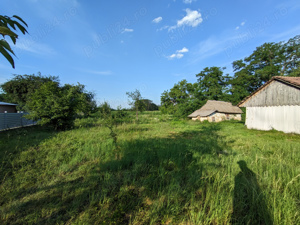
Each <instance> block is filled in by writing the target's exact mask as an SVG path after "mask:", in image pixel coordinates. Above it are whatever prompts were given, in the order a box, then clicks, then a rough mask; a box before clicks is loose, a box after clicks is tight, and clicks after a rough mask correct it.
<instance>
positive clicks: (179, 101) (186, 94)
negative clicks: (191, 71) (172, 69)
mask: <svg viewBox="0 0 300 225" xmlns="http://www.w3.org/2000/svg"><path fill="white" fill-rule="evenodd" d="M201 101H202V98H201V93H199V92H198V84H197V83H195V84H192V83H188V82H187V81H186V80H182V81H179V82H178V83H177V84H175V85H174V86H173V88H171V89H170V91H164V92H163V93H162V95H161V107H160V110H161V112H163V113H168V114H172V115H174V116H175V117H186V116H187V115H188V114H190V113H191V112H193V111H194V110H195V109H196V108H197V107H199V105H200V104H201Z"/></svg>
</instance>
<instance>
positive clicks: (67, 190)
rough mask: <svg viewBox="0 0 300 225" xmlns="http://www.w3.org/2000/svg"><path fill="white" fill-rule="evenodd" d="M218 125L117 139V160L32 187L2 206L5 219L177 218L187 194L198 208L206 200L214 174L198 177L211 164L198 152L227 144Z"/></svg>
mask: <svg viewBox="0 0 300 225" xmlns="http://www.w3.org/2000/svg"><path fill="white" fill-rule="evenodd" d="M219 129H220V127H219V126H218V125H211V126H203V127H201V128H199V130H194V131H186V132H179V133H171V134H170V135H168V136H167V137H165V138H145V139H138V140H132V141H124V142H121V143H119V145H120V149H121V157H120V159H118V160H111V161H107V162H102V163H100V164H93V165H92V166H91V167H90V169H89V172H88V173H87V174H82V175H81V176H79V175H78V176H79V177H77V178H75V179H72V180H70V177H68V180H67V178H65V179H64V180H63V178H61V179H60V180H58V181H57V182H55V183H54V184H53V185H48V186H45V187H42V188H37V189H36V190H35V191H33V192H32V193H31V196H27V197H26V198H24V199H28V200H24V199H23V200H22V201H21V200H20V203H18V204H14V205H13V206H11V207H8V208H5V209H4V211H6V212H7V211H9V212H10V213H13V214H14V217H9V218H8V219H7V220H6V221H5V222H6V223H16V220H19V221H22V222H32V221H34V223H36V224H58V223H72V222H74V221H75V220H79V219H80V220H81V221H80V222H81V223H90V224H128V223H130V221H132V218H135V219H137V220H138V223H139V224H149V223H150V219H153V218H156V219H155V222H156V223H157V224H160V223H164V222H165V221H166V220H167V218H173V219H174V221H180V220H181V219H182V218H183V217H185V216H186V214H187V213H188V205H189V204H190V201H191V199H192V200H193V201H197V202H198V203H199V204H198V205H199V207H201V206H203V205H204V204H205V198H206V188H207V185H210V184H212V183H213V182H214V177H213V176H211V177H209V178H206V176H203V173H205V171H206V170H208V167H209V166H211V165H207V164H206V163H205V162H202V158H201V156H205V155H212V156H215V157H220V154H221V153H219V152H220V151H221V150H224V149H227V150H228V149H229V147H228V146H227V142H226V141H225V140H224V138H223V137H221V136H220V135H219V134H218V131H219ZM228 151H229V150H228ZM111 158H112V159H113V158H114V157H113V155H112V157H111ZM77 169H78V168H77ZM73 171H76V168H74V169H73ZM34 196H35V197H34ZM145 212H147V213H148V214H147V215H144V214H143V213H145ZM77 222H78V221H77Z"/></svg>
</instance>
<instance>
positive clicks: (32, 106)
mask: <svg viewBox="0 0 300 225" xmlns="http://www.w3.org/2000/svg"><path fill="white" fill-rule="evenodd" d="M86 95H87V93H86V92H85V91H84V86H83V85H81V84H78V85H75V86H73V85H69V84H67V85H64V86H63V87H60V86H59V84H58V83H57V82H52V81H49V82H47V83H44V84H42V85H41V87H40V88H38V89H36V90H35V92H34V93H32V94H31V95H30V100H29V101H27V102H26V108H27V109H28V110H29V112H30V114H29V115H28V116H27V118H29V119H32V120H37V121H38V123H39V124H41V125H51V126H53V127H54V129H56V130H57V129H60V130H63V129H68V128H71V127H72V126H73V124H74V120H75V118H76V115H77V113H78V111H83V109H81V106H82V105H84V104H85V103H82V101H83V100H82V99H85V97H83V96H86Z"/></svg>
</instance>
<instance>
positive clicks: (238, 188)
mask: <svg viewBox="0 0 300 225" xmlns="http://www.w3.org/2000/svg"><path fill="white" fill-rule="evenodd" d="M238 164H239V166H240V169H241V171H240V172H239V173H238V174H237V175H236V176H235V179H234V196H233V214H232V224H273V220H272V217H271V215H270V213H269V211H268V207H267V205H266V202H265V198H264V195H263V193H262V191H261V189H260V187H259V184H258V182H257V179H256V174H255V173H254V172H253V171H251V170H250V169H249V168H248V167H247V164H246V162H245V161H243V160H241V161H239V162H238Z"/></svg>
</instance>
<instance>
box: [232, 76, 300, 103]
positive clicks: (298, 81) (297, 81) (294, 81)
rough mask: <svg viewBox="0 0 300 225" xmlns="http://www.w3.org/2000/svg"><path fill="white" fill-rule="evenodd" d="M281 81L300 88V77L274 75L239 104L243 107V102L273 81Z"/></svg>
mask: <svg viewBox="0 0 300 225" xmlns="http://www.w3.org/2000/svg"><path fill="white" fill-rule="evenodd" d="M274 80H276V81H279V82H282V83H284V84H288V85H291V86H293V87H296V88H300V77H285V76H274V77H272V78H271V79H270V80H269V81H267V82H266V83H265V84H264V85H262V86H260V87H259V88H258V89H257V90H256V91H254V92H253V93H251V94H250V95H249V96H247V97H246V98H244V99H243V100H242V101H241V102H239V104H237V105H238V106H240V107H243V104H244V103H245V102H246V101H248V100H249V99H250V98H251V97H252V96H253V95H255V94H257V93H258V92H260V91H261V90H262V89H264V88H265V87H266V86H268V85H269V84H270V83H271V82H272V81H274Z"/></svg>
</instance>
